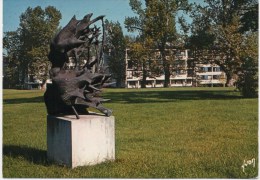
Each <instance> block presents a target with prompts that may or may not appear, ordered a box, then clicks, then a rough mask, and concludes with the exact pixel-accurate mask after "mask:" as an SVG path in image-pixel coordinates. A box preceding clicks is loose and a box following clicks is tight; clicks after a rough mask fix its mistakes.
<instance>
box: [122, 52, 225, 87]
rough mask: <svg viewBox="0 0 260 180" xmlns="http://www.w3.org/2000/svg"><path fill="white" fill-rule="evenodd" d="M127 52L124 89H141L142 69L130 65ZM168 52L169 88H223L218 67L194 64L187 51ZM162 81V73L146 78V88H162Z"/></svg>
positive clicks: (221, 72) (222, 73) (221, 73)
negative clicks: (170, 60) (169, 64)
mask: <svg viewBox="0 0 260 180" xmlns="http://www.w3.org/2000/svg"><path fill="white" fill-rule="evenodd" d="M128 51H129V49H127V50H126V55H125V61H126V80H125V87H126V88H141V82H142V80H143V77H142V72H143V71H142V68H137V67H135V66H133V65H131V59H130V58H129V56H128ZM168 51H171V52H174V53H168V54H172V55H168V56H166V58H169V59H172V63H171V66H170V69H171V76H170V87H192V86H194V87H197V86H209V87H213V86H225V83H226V76H225V73H224V72H223V71H222V70H221V68H220V67H219V66H218V65H216V64H202V63H195V61H194V59H193V57H189V50H188V49H185V50H176V49H168ZM156 53H157V54H158V55H159V54H160V53H159V51H157V52H156ZM171 56H172V57H171ZM173 56H174V57H173ZM158 57H159V56H158ZM158 61H161V60H160V58H158ZM159 64H160V63H159ZM164 80H165V76H164V74H163V73H162V74H161V75H159V76H147V78H146V87H147V88H152V87H163V84H164Z"/></svg>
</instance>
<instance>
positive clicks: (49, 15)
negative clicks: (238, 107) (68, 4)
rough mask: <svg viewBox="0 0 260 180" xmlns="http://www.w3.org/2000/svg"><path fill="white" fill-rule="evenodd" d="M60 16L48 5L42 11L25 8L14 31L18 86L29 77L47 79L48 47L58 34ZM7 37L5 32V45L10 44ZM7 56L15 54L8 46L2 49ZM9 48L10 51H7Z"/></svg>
mask: <svg viewBox="0 0 260 180" xmlns="http://www.w3.org/2000/svg"><path fill="white" fill-rule="evenodd" d="M60 19H61V13H60V12H59V11H58V10H57V9H56V8H54V7H52V6H48V7H46V8H45V9H44V10H43V9H42V8H41V7H40V6H37V7H35V8H31V7H28V8H27V10H26V11H25V12H24V13H22V14H21V16H20V26H19V28H18V29H17V31H16V36H17V40H18V41H17V42H19V43H18V45H17V48H16V49H17V52H18V53H16V55H17V59H16V61H19V62H17V63H16V64H18V65H19V73H20V74H21V79H20V83H24V82H25V78H26V76H28V75H33V76H35V77H36V78H37V79H40V80H43V82H44V81H45V80H46V79H47V76H48V68H49V62H48V59H47V55H48V51H49V44H50V41H51V39H52V37H53V36H54V34H55V33H56V32H57V31H58V26H59V20H60ZM8 36H9V34H8V33H6V34H5V37H4V39H6V44H10V43H11V42H10V38H9V37H8ZM4 48H6V50H7V53H8V54H7V56H8V58H10V56H11V55H12V54H13V53H15V52H14V51H13V50H12V49H10V48H9V47H8V46H5V47H4ZM8 48H9V49H8Z"/></svg>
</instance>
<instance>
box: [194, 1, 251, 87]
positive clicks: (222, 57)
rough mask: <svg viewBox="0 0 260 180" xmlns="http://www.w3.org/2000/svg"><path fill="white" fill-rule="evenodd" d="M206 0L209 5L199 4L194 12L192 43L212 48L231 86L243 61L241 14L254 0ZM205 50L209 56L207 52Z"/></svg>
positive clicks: (212, 52)
mask: <svg viewBox="0 0 260 180" xmlns="http://www.w3.org/2000/svg"><path fill="white" fill-rule="evenodd" d="M205 3H206V5H205V6H200V5H197V6H195V9H194V11H193V13H192V17H193V20H194V23H193V27H192V36H191V38H190V45H192V44H193V47H196V48H199V49H200V50H203V49H204V50H206V51H210V54H211V56H212V59H211V61H212V62H213V63H215V64H217V65H219V66H220V67H221V68H222V70H223V71H224V72H225V74H226V77H227V82H226V85H227V86H229V85H230V80H231V79H232V77H233V76H234V75H236V74H237V73H238V69H239V68H240V67H241V64H242V63H243V58H242V55H243V53H244V51H245V47H246V46H244V41H245V36H244V34H242V33H241V32H240V31H239V29H240V28H241V27H242V21H241V17H242V15H243V14H245V13H246V12H247V7H248V6H249V5H250V4H252V3H253V0H251V1H248V0H241V1H235V0H226V1H223V0H206V1H205ZM201 54H202V56H205V53H201ZM202 58H203V57H202Z"/></svg>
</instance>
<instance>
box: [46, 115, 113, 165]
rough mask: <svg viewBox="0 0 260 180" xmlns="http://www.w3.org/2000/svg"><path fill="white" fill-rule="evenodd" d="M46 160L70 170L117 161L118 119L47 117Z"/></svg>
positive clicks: (99, 116)
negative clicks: (116, 135)
mask: <svg viewBox="0 0 260 180" xmlns="http://www.w3.org/2000/svg"><path fill="white" fill-rule="evenodd" d="M47 157H48V159H49V160H51V161H55V162H56V163H58V164H63V165H66V166H68V167H71V168H75V167H77V166H86V165H95V164H98V163H101V162H104V161H107V160H114V159H115V118H114V116H110V117H106V116H102V115H99V114H93V115H80V119H76V117H75V116H74V115H68V116H63V117H58V116H51V115H48V116H47Z"/></svg>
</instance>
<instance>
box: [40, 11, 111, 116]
mask: <svg viewBox="0 0 260 180" xmlns="http://www.w3.org/2000/svg"><path fill="white" fill-rule="evenodd" d="M91 16H92V14H88V15H86V16H85V17H84V18H83V19H82V20H77V19H76V18H75V16H73V17H72V19H71V20H70V22H69V23H68V24H67V25H66V26H65V27H64V28H63V29H62V30H61V31H60V32H59V33H58V34H57V35H56V36H55V37H54V39H53V40H52V42H51V44H50V52H49V55H48V58H49V61H51V63H52V67H51V70H50V77H51V79H52V84H49V86H48V87H47V90H46V92H45V94H44V100H45V104H46V107H47V111H48V114H51V115H59V114H71V113H74V114H75V115H76V117H77V119H79V113H80V114H87V113H88V111H87V110H86V108H88V107H93V108H96V109H98V110H99V111H101V112H102V113H104V114H105V115H106V116H110V115H111V114H112V110H110V109H107V108H105V107H103V105H102V102H104V101H106V100H105V99H102V98H101V97H99V94H100V92H101V88H102V87H105V86H107V85H109V83H107V81H108V80H109V78H110V77H111V75H110V74H106V73H105V71H106V69H107V67H105V66H104V59H103V48H104V38H105V34H104V32H105V30H104V21H103V18H104V16H98V17H97V18H95V19H93V20H91ZM99 20H101V21H102V27H103V33H101V30H100V28H97V27H96V25H95V24H94V23H96V22H97V21H99ZM91 25H92V26H93V27H92V26H91ZM100 34H102V39H100V38H99V36H100ZM70 59H74V62H75V65H74V67H73V68H69V67H68V66H67V62H69V60H70ZM82 59H83V60H84V63H82Z"/></svg>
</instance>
